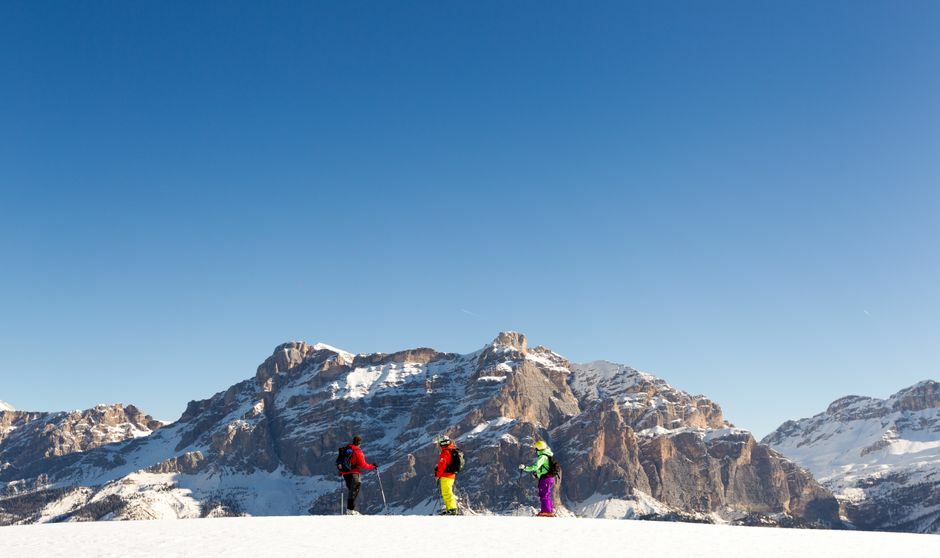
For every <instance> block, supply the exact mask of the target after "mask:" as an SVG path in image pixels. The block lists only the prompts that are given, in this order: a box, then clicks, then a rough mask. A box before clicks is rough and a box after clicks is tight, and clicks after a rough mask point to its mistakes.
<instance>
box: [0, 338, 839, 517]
mask: <svg viewBox="0 0 940 558" xmlns="http://www.w3.org/2000/svg"><path fill="white" fill-rule="evenodd" d="M442 433H443V434H448V435H449V436H451V437H452V438H455V439H456V440H457V441H458V444H459V445H460V446H461V447H462V448H463V449H464V450H465V452H466V455H467V460H468V461H467V467H466V469H465V470H464V472H462V473H461V474H460V478H459V481H458V483H457V489H458V496H459V497H460V499H461V503H462V506H463V507H464V508H465V509H466V510H467V511H468V513H474V512H475V513H502V514H513V513H529V511H530V510H531V508H530V506H531V505H532V504H533V503H534V495H533V491H534V487H533V481H532V479H531V478H530V477H528V476H525V475H520V474H519V473H518V471H517V469H516V466H517V465H518V464H519V463H523V462H528V461H530V460H531V459H532V457H533V454H532V450H531V449H530V445H531V442H533V441H534V440H535V439H538V438H544V439H546V440H548V441H549V443H550V444H551V445H552V447H553V448H554V450H555V455H556V456H557V457H558V459H559V461H560V462H561V464H562V467H563V470H564V477H563V481H562V483H561V486H560V490H559V493H558V494H557V495H556V497H557V499H558V500H559V503H560V504H562V505H563V508H564V509H565V512H566V513H574V514H578V515H586V516H592V517H618V518H619V517H664V518H680V519H691V520H696V521H727V522H738V523H754V524H777V523H783V524H796V525H799V524H805V523H818V524H823V525H834V524H837V523H838V504H837V502H836V500H835V499H834V498H833V496H832V494H831V493H830V492H828V491H827V490H826V489H824V488H822V487H821V486H819V485H818V484H817V483H816V482H815V481H814V480H813V479H812V477H811V476H810V475H809V473H808V472H806V471H805V470H803V469H801V468H799V467H798V466H796V465H795V464H794V463H792V462H790V461H788V460H786V459H784V458H782V457H781V456H780V455H779V454H778V453H776V452H774V451H773V450H771V449H770V448H768V447H767V446H764V445H760V444H758V443H757V442H756V441H755V440H754V438H753V437H752V436H751V434H750V433H749V432H747V431H744V430H740V429H736V428H733V427H732V426H731V425H729V424H728V423H726V422H725V421H724V418H723V416H722V412H721V408H720V407H719V406H718V405H717V404H716V403H714V402H712V401H710V400H709V399H707V398H706V397H704V396H692V395H689V394H687V393H685V392H683V391H681V390H678V389H675V388H673V387H671V386H669V385H668V384H667V383H666V382H664V381H662V380H660V379H658V378H655V377H653V376H650V375H648V374H643V373H641V372H638V371H636V370H633V369H631V368H629V367H626V366H622V365H617V364H612V363H607V362H595V363H590V364H583V365H575V364H571V363H570V362H568V361H567V360H566V359H564V358H563V357H561V356H559V355H558V354H556V353H554V352H552V351H551V350H549V349H546V348H544V347H535V348H529V347H528V345H527V341H526V338H525V336H524V335H522V334H519V333H512V332H504V333H501V334H500V335H499V336H498V337H497V338H496V339H495V340H494V341H493V342H492V343H490V344H488V345H486V346H484V347H483V348H482V349H480V350H478V351H475V352H473V353H470V354H466V355H460V354H453V353H441V352H438V351H435V350H433V349H426V348H421V349H411V350H406V351H401V352H397V353H393V354H383V353H374V354H360V355H352V354H350V353H347V352H344V351H341V350H339V349H335V348H333V347H330V346H328V345H323V344H317V345H308V344H306V343H296V342H294V343H286V344H283V345H280V346H279V347H277V348H276V349H275V351H274V353H273V354H272V355H271V356H270V357H269V358H267V359H266V360H265V361H264V362H263V363H262V364H261V365H260V366H259V367H258V369H257V372H256V373H255V376H254V377H253V378H250V379H247V380H245V381H242V382H240V383H238V384H235V385H234V386H231V387H230V388H228V389H227V390H225V391H223V392H220V393H218V394H216V395H214V396H213V397H211V398H210V399H206V400H203V401H192V402H190V403H189V405H188V406H187V408H186V410H185V412H184V413H183V415H182V416H181V417H180V419H179V420H177V421H176V422H175V423H172V424H170V425H166V426H163V427H161V428H159V429H156V430H154V431H153V432H152V433H151V434H149V435H147V436H143V437H139V438H136V439H133V440H128V441H125V442H122V443H118V444H109V445H104V446H101V447H97V448H94V449H91V450H89V451H86V452H84V453H79V454H68V455H63V456H50V457H47V458H44V459H42V460H41V461H40V462H39V464H37V465H34V466H32V467H29V468H23V467H20V468H16V469H11V468H8V469H6V470H0V483H2V484H0V490H2V494H0V523H2V522H6V523H31V522H47V521H71V520H94V519H138V518H162V517H205V516H224V515H242V514H248V515H297V514H307V513H315V514H332V513H336V512H337V511H338V508H339V502H340V499H341V483H340V482H339V480H338V478H337V476H336V474H335V466H334V464H333V461H334V458H335V455H336V448H337V447H339V446H341V445H343V444H345V443H346V442H347V441H348V440H349V439H350V438H351V437H352V436H353V435H354V434H358V435H361V436H362V437H363V439H364V444H363V447H364V450H365V452H366V455H367V456H368V457H369V459H370V460H372V461H375V462H378V463H379V464H380V465H381V468H380V470H381V472H382V480H383V481H384V482H383V484H384V489H385V494H386V496H387V498H388V503H389V506H390V508H391V511H392V512H393V513H396V514H402V513H403V514H422V513H428V512H430V511H431V510H432V509H433V508H434V505H435V502H436V500H437V497H436V490H435V489H436V487H435V481H434V478H433V475H432V471H433V467H434V463H435V460H436V456H437V453H438V449H437V448H436V447H435V446H434V444H433V438H434V437H435V436H437V435H439V434H442ZM363 481H364V488H363V497H362V498H363V501H362V506H361V507H362V509H363V511H365V512H366V513H376V512H378V511H380V510H381V508H382V503H381V500H380V498H379V497H378V490H377V486H376V482H377V478H376V476H375V475H373V474H368V475H365V477H364V479H363Z"/></svg>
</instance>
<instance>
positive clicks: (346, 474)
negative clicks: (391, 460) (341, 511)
mask: <svg viewBox="0 0 940 558" xmlns="http://www.w3.org/2000/svg"><path fill="white" fill-rule="evenodd" d="M360 444H362V438H361V437H360V436H353V439H352V443H351V444H349V445H347V446H344V447H342V448H340V449H339V456H338V457H337V458H336V467H337V469H339V474H340V475H342V476H343V480H344V481H346V489H347V490H348V491H349V495H348V497H347V498H346V514H347V515H360V514H359V512H357V511H356V497H357V496H359V488H360V487H361V486H362V483H361V482H360V481H359V475H361V474H362V471H363V470H366V471H371V470H373V469H377V468H378V465H376V464H375V463H368V462H366V456H365V455H364V454H363V453H362V450H361V449H359V445H360Z"/></svg>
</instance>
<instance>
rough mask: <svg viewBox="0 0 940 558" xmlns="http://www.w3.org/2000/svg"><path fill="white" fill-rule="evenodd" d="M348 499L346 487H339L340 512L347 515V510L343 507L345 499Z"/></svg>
mask: <svg viewBox="0 0 940 558" xmlns="http://www.w3.org/2000/svg"><path fill="white" fill-rule="evenodd" d="M345 499H346V489H345V488H343V487H342V486H340V487H339V514H340V515H346V510H344V509H343V500H345Z"/></svg>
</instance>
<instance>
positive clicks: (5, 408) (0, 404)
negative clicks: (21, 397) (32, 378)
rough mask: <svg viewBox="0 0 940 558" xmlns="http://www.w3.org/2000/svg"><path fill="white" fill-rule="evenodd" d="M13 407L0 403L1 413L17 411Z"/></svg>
mask: <svg viewBox="0 0 940 558" xmlns="http://www.w3.org/2000/svg"><path fill="white" fill-rule="evenodd" d="M15 410H16V409H14V408H13V405H10V404H9V403H7V402H6V401H0V411H15Z"/></svg>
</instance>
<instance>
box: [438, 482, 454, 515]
mask: <svg viewBox="0 0 940 558" xmlns="http://www.w3.org/2000/svg"><path fill="white" fill-rule="evenodd" d="M437 480H438V484H439V485H440V486H441V498H442V499H443V500H444V509H448V510H456V509H457V498H456V497H454V481H455V480H456V479H449V478H447V477H441V478H439V479H437Z"/></svg>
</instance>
